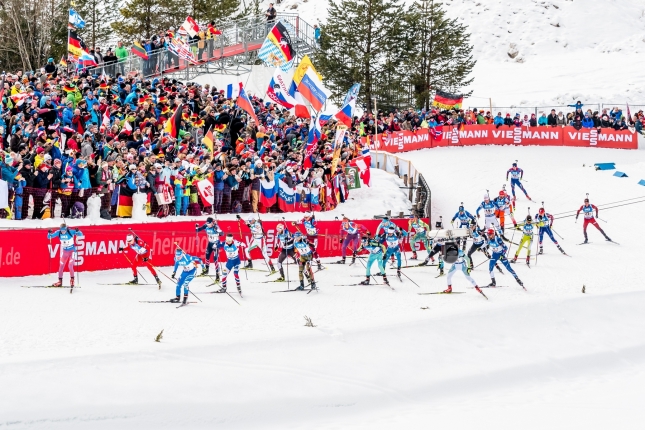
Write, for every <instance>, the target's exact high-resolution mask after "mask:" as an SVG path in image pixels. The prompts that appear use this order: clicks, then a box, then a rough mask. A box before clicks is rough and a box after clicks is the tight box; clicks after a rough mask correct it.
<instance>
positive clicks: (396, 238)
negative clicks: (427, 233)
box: [384, 227, 407, 278]
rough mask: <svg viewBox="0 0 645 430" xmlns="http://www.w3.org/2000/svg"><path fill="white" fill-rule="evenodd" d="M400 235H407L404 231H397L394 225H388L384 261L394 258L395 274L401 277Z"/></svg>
mask: <svg viewBox="0 0 645 430" xmlns="http://www.w3.org/2000/svg"><path fill="white" fill-rule="evenodd" d="M402 235H407V233H406V232H405V231H403V230H402V231H400V232H397V231H396V229H395V228H394V227H388V229H387V234H386V235H385V239H384V241H385V245H386V253H385V261H387V259H388V258H396V264H397V266H396V276H398V277H399V278H401V240H402V237H401V236H402Z"/></svg>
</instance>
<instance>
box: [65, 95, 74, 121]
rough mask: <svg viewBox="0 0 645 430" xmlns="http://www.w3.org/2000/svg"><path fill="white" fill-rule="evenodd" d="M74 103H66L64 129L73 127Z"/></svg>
mask: <svg viewBox="0 0 645 430" xmlns="http://www.w3.org/2000/svg"><path fill="white" fill-rule="evenodd" d="M72 106H74V102H72V101H68V102H66V103H65V109H63V127H72V118H74V109H72Z"/></svg>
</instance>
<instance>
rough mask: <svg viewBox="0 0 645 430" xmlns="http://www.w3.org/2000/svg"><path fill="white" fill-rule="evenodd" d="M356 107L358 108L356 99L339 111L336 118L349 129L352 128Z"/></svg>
mask: <svg viewBox="0 0 645 430" xmlns="http://www.w3.org/2000/svg"><path fill="white" fill-rule="evenodd" d="M355 106H356V99H354V100H351V101H350V102H349V103H347V104H346V105H345V106H343V108H342V109H341V110H339V111H338V113H336V115H334V116H335V117H336V118H337V119H338V121H340V122H342V123H343V124H345V125H346V126H347V127H351V125H352V117H353V116H354V108H355Z"/></svg>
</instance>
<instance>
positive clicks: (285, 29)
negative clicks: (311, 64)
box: [258, 21, 295, 72]
mask: <svg viewBox="0 0 645 430" xmlns="http://www.w3.org/2000/svg"><path fill="white" fill-rule="evenodd" d="M289 31H291V32H293V28H292V27H291V25H290V24H288V23H287V22H284V21H278V22H277V23H276V24H275V25H274V26H273V28H272V29H271V31H270V32H269V34H267V37H266V39H264V43H262V46H261V47H260V51H258V58H260V59H261V60H262V61H264V62H265V63H267V64H268V65H270V66H273V67H280V68H281V69H282V70H284V71H285V72H286V71H288V70H289V69H291V66H292V65H293V60H294V57H295V52H294V50H293V45H292V44H291V36H290V35H289Z"/></svg>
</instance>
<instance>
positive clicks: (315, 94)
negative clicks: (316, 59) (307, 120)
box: [298, 69, 328, 112]
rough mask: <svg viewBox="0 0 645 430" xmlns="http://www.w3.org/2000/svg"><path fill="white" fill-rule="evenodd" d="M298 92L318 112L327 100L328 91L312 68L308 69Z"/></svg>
mask: <svg viewBox="0 0 645 430" xmlns="http://www.w3.org/2000/svg"><path fill="white" fill-rule="evenodd" d="M298 92H299V93H300V94H302V97H304V99H305V100H307V101H308V102H309V103H310V104H311V107H312V108H313V109H314V110H315V111H316V112H320V110H321V109H322V108H323V106H324V105H325V102H326V101H327V93H328V91H327V89H326V88H325V86H324V85H323V83H322V81H321V80H320V79H319V78H318V76H317V75H316V73H315V72H314V71H313V70H312V69H307V71H306V72H305V74H304V76H303V77H302V80H301V81H300V83H299V84H298Z"/></svg>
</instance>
